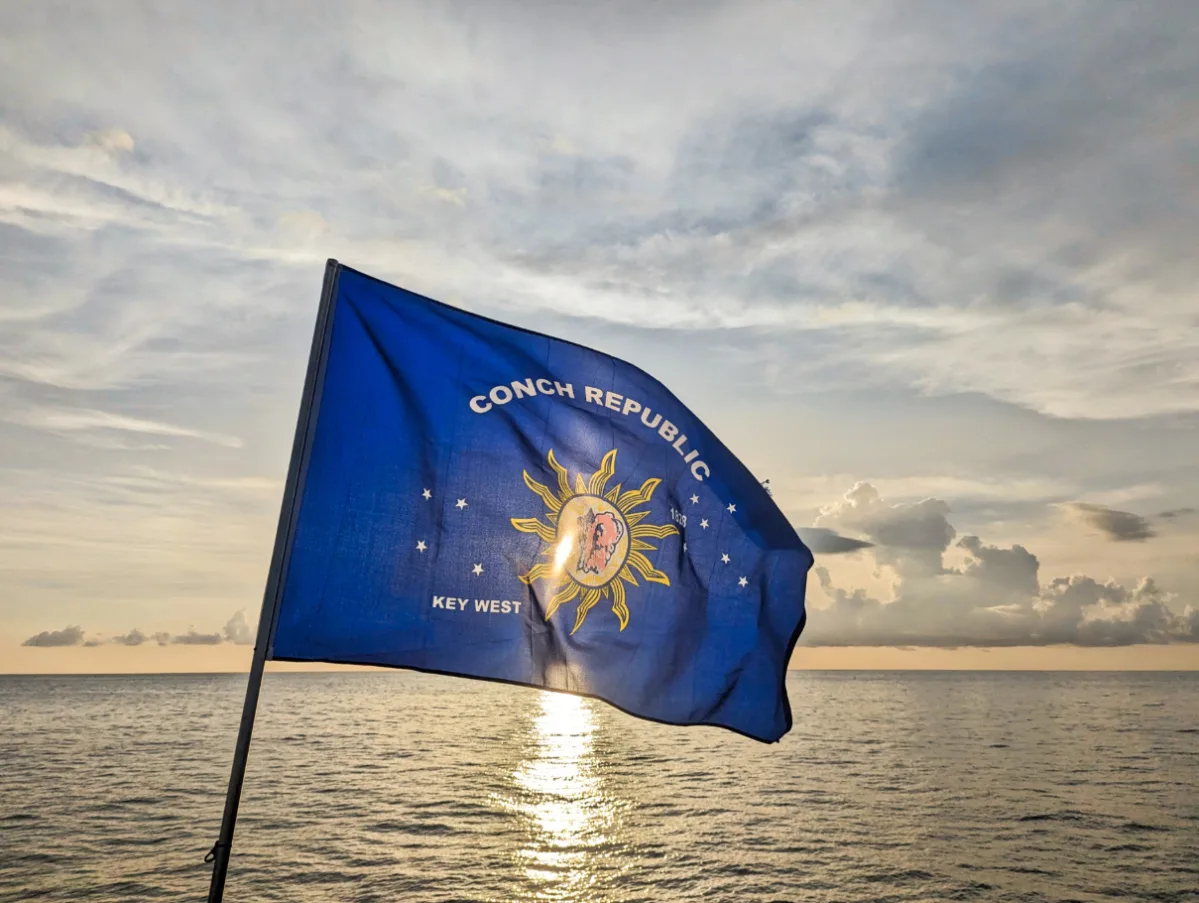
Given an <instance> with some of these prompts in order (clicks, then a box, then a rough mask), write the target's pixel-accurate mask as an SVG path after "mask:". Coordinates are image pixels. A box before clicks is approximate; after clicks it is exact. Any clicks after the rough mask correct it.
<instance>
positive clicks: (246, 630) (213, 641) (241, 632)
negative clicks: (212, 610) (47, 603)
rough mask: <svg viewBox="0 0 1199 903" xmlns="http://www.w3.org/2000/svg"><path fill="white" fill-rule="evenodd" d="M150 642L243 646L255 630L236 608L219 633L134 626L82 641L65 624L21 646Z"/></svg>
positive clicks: (80, 634)
mask: <svg viewBox="0 0 1199 903" xmlns="http://www.w3.org/2000/svg"><path fill="white" fill-rule="evenodd" d="M150 642H154V643H157V644H158V645H159V646H172V645H176V646H218V645H220V644H221V643H223V642H228V643H234V644H236V645H243V646H245V645H252V644H253V643H254V631H253V629H252V628H251V627H250V625H249V623H248V622H247V621H246V615H245V612H244V611H242V610H239V611H236V612H234V613H233V615H232V617H230V618H229V620H228V621H226V622H225V626H224V627H223V628H221V630H220V631H219V632H216V631H214V632H213V633H201V632H199V631H197V630H196V629H195V628H194V627H193V628H189V629H188V631H187V633H181V634H172V633H169V632H167V631H165V630H160V631H156V632H155V633H151V634H147V633H145V632H143V631H142V630H139V629H138V628H136V627H135V628H133V629H132V630H130V631H129V632H128V633H124V634H119V635H117V636H112V637H109V638H108V639H106V640H105V639H101V638H98V637H93V638H90V639H87V640H86V641H85V640H84V631H83V629H82V628H81V627H66V628H63V629H62V630H53V631H50V630H47V631H43V632H41V633H39V634H37V635H36V636H31V637H30V638H29V639H27V640H26V641H25V642H24V643H22V644H21V645H23V646H80V645H83V646H101V645H104V644H105V643H112V644H115V645H118V646H141V645H143V644H145V643H150Z"/></svg>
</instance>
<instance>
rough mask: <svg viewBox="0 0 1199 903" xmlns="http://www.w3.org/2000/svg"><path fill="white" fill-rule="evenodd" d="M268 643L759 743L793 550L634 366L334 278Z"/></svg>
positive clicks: (794, 629)
mask: <svg viewBox="0 0 1199 903" xmlns="http://www.w3.org/2000/svg"><path fill="white" fill-rule="evenodd" d="M336 272H337V275H336V278H335V281H334V283H333V287H332V292H333V294H332V308H331V313H330V314H329V316H330V318H331V323H330V325H329V327H327V328H328V329H329V330H330V331H329V332H328V336H327V338H326V339H324V341H325V343H326V344H325V345H324V346H323V354H324V357H323V363H324V366H323V371H321V372H320V374H319V376H318V381H319V382H318V386H317V391H316V393H315V398H316V403H315V405H314V407H313V411H312V417H313V418H315V419H314V421H313V422H312V423H311V425H310V427H309V432H308V435H309V436H310V437H311V438H310V441H309V442H308V444H307V450H306V453H305V456H304V461H303V463H302V465H301V469H300V471H299V483H298V485H297V499H298V503H297V507H296V509H295V515H294V518H293V520H292V523H291V528H290V530H289V531H288V533H287V534H286V535H287V537H288V538H289V540H290V541H289V545H288V546H287V547H286V551H285V555H284V559H283V566H282V579H283V584H282V589H281V600H280V602H279V608H278V612H277V615H276V620H275V628H274V632H273V636H272V641H271V644H270V647H269V649H268V656H269V657H270V658H273V659H277V660H288V661H327V662H343V663H353V664H369V665H387V666H393V667H399V668H411V669H414V670H419V671H428V672H435V673H439V674H452V675H460V676H464V677H474V678H483V679H489V680H497V681H506V682H510V683H515V684H523V685H528V686H534V687H546V688H550V689H556V690H566V691H570V692H574V693H579V694H584V695H588V696H594V697H597V698H599V699H602V700H605V701H606V702H609V703H611V704H613V705H615V706H617V707H618V708H620V709H623V710H624V711H626V712H629V713H631V714H634V715H637V716H640V717H643V718H648V719H652V720H655V721H660V722H664V723H668V724H711V725H719V726H721V727H725V728H729V729H731V730H734V731H737V732H739V733H742V734H745V735H748V736H750V737H753V738H756V739H759V740H764V741H775V740H778V739H779V738H780V737H781V736H783V734H785V733H786V732H787V731H788V730H789V729H790V727H791V709H790V705H789V703H788V700H787V693H786V687H785V678H786V672H787V664H788V661H789V659H790V656H791V651H792V649H793V648H794V646H795V643H796V641H797V640H798V638H799V634H800V631H801V630H802V629H803V625H804V617H805V614H804V590H805V583H806V579H807V572H808V570H809V568H810V567H811V565H812V556H811V553H810V552H809V551H808V549H807V548H806V547H805V546H804V544H803V543H802V542H801V541H800V539H799V537H798V536H797V535H796V533H795V531H794V530H793V529H792V527H791V525H790V524H789V523H788V522H787V519H786V518H785V517H784V516H783V514H782V512H781V511H780V510H779V509H778V507H777V506H776V504H775V502H774V500H773V499H772V498H771V497H770V495H769V494H768V493H767V492H766V490H765V489H764V487H763V486H762V485H761V484H760V483H759V482H758V480H757V479H755V478H754V477H753V475H752V474H750V472H749V471H748V470H747V469H746V468H745V466H744V465H742V464H741V462H740V461H738V460H737V458H736V457H734V456H733V454H732V453H731V452H730V451H729V450H728V449H727V448H725V446H724V445H723V444H722V443H721V442H720V440H718V439H717V438H716V437H715V436H714V435H713V434H712V433H711V432H710V431H709V430H708V429H707V428H706V427H705V426H704V425H703V424H702V423H701V422H700V421H699V419H698V418H697V417H696V416H695V415H694V414H692V413H691V412H690V411H689V410H688V409H687V408H686V407H684V405H683V404H682V403H681V402H679V400H678V399H677V398H675V397H674V395H672V394H671V393H670V392H669V391H668V390H667V389H666V388H665V387H664V386H662V384H661V383H659V382H657V381H656V380H655V379H654V378H653V377H651V376H649V375H648V374H646V373H644V372H643V371H641V370H639V369H638V368H636V367H634V366H632V365H631V364H627V363H625V362H624V361H620V360H617V359H616V358H613V357H610V356H608V355H606V354H601V353H600V352H598V351H593V350H591V349H589V348H584V347H582V346H579V345H575V344H572V343H570V342H565V341H562V340H559V339H554V338H551V337H549V336H545V335H540V334H537V333H534V332H530V331H528V330H524V329H520V328H517V327H513V326H507V325H504V324H502V323H498V322H495V321H493V320H489V319H487V318H484V317H481V316H477V315H475V314H470V313H467V312H465V311H461V310H457V309H455V308H453V307H449V306H447V305H445V304H441V303H438V302H436V301H432V300H430V299H428V298H424V297H421V296H419V295H415V294H413V293H411V292H407V291H404V290H403V289H399V288H396V287H394V286H391V285H388V284H386V283H383V282H380V281H378V280H375V279H372V278H370V277H368V276H365V275H363V274H361V273H358V272H355V271H354V270H351V269H349V268H347V267H339V268H338V269H337V271H336Z"/></svg>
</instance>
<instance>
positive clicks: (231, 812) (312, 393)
mask: <svg viewBox="0 0 1199 903" xmlns="http://www.w3.org/2000/svg"><path fill="white" fill-rule="evenodd" d="M340 272H341V265H340V264H339V263H338V262H337V261H336V260H333V259H332V258H330V259H329V261H328V262H327V263H326V264H325V281H324V285H323V286H322V288H321V302H320V306H319V307H318V308H317V313H316V327H315V329H314V331H313V336H312V348H311V350H310V351H309V353H308V372H307V374H306V375H305V377H304V394H303V395H302V396H301V399H300V414H299V417H298V418H297V420H296V434H295V438H294V439H293V441H292V446H291V461H290V463H289V464H288V466H287V482H286V484H284V487H283V504H282V506H281V508H280V510H279V526H278V528H277V530H276V531H275V548H274V551H273V552H272V553H271V567H270V571H268V572H267V578H266V591H265V592H264V593H263V596H262V614H261V615H259V618H258V636H257V638H256V639H255V641H254V659H253V661H252V662H251V664H250V679H249V682H248V683H247V684H246V701H245V703H244V705H243V706H242V710H241V726H240V727H239V728H238V731H237V745H236V746H235V747H234V750H233V768H232V771H231V772H230V774H229V790H228V792H227V793H226V795H225V813H224V815H223V816H222V818H221V833H220V835H219V836H218V838H217V842H216V844H214V845H213V847H212V849H211V850H210V851H209V852H208V855H207V856H205V857H204V861H205V862H211V863H212V883H211V884H210V885H209V888H208V903H221V900H222V898H223V897H224V895H225V876H226V874H227V873H228V871H229V854H230V851H231V849H232V846H233V828H234V826H235V825H236V823H237V807H238V804H239V803H240V802H241V787H242V782H243V781H244V779H245V776H246V759H247V757H248V756H249V753H250V735H251V734H252V733H253V731H254V715H255V713H256V712H257V710H258V691H259V690H260V689H261V688H262V672H263V668H264V666H265V665H266V657H267V652H268V651H269V647H270V643H271V637H272V635H273V634H274V630H275V617H276V615H277V614H278V611H279V600H280V598H281V597H282V589H283V573H284V570H285V569H286V566H287V558H288V552H289V550H290V549H291V540H292V533H293V530H294V527H295V513H296V508H297V507H298V504H299V497H300V492H299V489H300V485H301V484H302V482H303V477H304V472H305V471H306V470H307V464H308V453H309V450H310V448H311V444H312V434H313V431H314V427H315V425H316V416H315V414H316V412H317V410H319V408H320V397H321V388H322V386H323V384H324V375H325V361H326V359H327V357H328V353H329V337H330V335H331V333H332V331H333V330H332V328H331V327H332V323H333V301H334V298H336V296H337V277H338V275H339V273H340Z"/></svg>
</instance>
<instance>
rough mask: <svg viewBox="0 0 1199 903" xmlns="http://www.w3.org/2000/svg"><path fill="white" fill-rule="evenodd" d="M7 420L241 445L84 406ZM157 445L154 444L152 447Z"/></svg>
mask: <svg viewBox="0 0 1199 903" xmlns="http://www.w3.org/2000/svg"><path fill="white" fill-rule="evenodd" d="M8 419H9V420H10V421H12V422H15V423H21V424H23V425H25V426H31V427H34V428H36V429H43V430H47V431H49V432H54V433H62V434H65V435H75V434H80V433H82V434H86V437H87V439H89V440H91V439H93V438H94V436H93V434H94V433H96V432H100V433H102V434H103V433H105V432H123V433H135V434H139V435H147V436H171V437H180V438H186V439H199V440H201V441H204V442H211V443H212V444H214V445H220V446H224V447H225V448H241V447H242V441H241V440H240V439H238V438H237V437H236V436H225V435H222V434H220V433H209V432H205V431H203V430H196V429H191V428H189V427H184V426H177V425H175V424H171V423H162V422H160V421H156V420H147V419H144V418H140V417H129V416H126V415H124V414H113V413H110V412H108V411H97V410H92V409H87V408H31V409H27V410H25V411H17V412H14V413H12V414H10V415H9V417H8ZM155 447H157V446H155Z"/></svg>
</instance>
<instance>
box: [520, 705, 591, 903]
mask: <svg viewBox="0 0 1199 903" xmlns="http://www.w3.org/2000/svg"><path fill="white" fill-rule="evenodd" d="M594 732H595V722H594V715H593V711H592V708H591V703H590V701H588V700H586V699H581V698H579V697H577V696H569V695H567V694H565V693H551V692H544V693H542V694H541V712H540V714H539V715H538V716H537V717H536V718H535V719H534V722H533V725H532V732H531V733H532V737H531V739H532V747H531V750H530V752H531V755H529V756H528V757H527V758H526V759H525V761H523V762H522V763H521V764H520V765H519V766H518V767H517V768H516V770H515V772H514V773H513V780H514V782H515V784H516V786H517V788H518V789H519V791H520V792H519V794H518V798H517V799H516V800H515V801H513V803H514V805H513V806H512V808H513V809H514V810H515V811H516V812H518V813H519V814H520V815H522V816H523V817H524V818H525V820H526V828H527V841H526V843H525V844H524V847H523V849H521V851H520V853H519V858H520V861H521V862H522V864H523V866H524V870H525V874H526V876H527V877H528V879H529V881H530V882H531V883H532V885H533V896H534V898H535V899H542V900H586V899H590V895H589V888H591V887H592V885H593V884H594V882H595V880H596V873H595V868H594V864H595V862H594V860H595V858H596V854H597V852H598V848H600V847H602V846H603V845H604V844H605V843H606V842H607V840H608V835H609V831H610V829H611V825H612V820H613V817H614V812H613V807H612V806H611V803H610V801H608V800H607V799H606V798H605V797H604V794H603V791H602V788H601V786H600V780H599V777H598V775H597V773H596V757H595V754H594V751H593V739H594Z"/></svg>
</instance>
